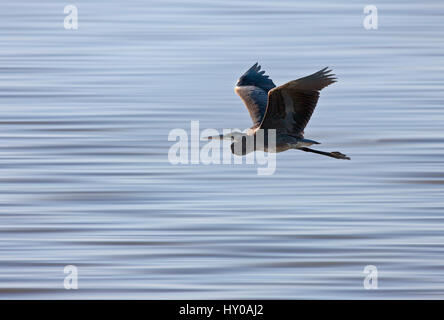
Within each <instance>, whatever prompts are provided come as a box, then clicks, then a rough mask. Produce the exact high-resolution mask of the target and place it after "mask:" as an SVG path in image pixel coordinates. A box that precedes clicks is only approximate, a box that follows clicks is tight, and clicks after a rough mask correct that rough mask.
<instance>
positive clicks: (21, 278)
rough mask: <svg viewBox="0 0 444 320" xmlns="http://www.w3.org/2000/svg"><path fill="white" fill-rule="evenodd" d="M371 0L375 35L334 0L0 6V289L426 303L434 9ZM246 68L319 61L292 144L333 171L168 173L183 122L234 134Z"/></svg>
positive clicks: (437, 21) (441, 117)
mask: <svg viewBox="0 0 444 320" xmlns="http://www.w3.org/2000/svg"><path fill="white" fill-rule="evenodd" d="M68 4H75V5H76V6H77V8H78V13H79V28H78V30H65V29H64V27H63V20H64V18H65V14H64V13H63V8H64V6H65V5H68ZM374 4H375V5H376V6H377V8H378V12H379V28H378V29H377V30H366V29H364V27H363V25H362V21H363V19H364V16H365V15H364V13H363V8H364V5H366V4H365V3H362V2H350V1H345V0H343V1H339V2H336V3H334V4H333V3H331V2H330V1H326V0H322V1H304V2H303V3H302V2H301V1H272V2H271V1H257V0H256V1H232V0H228V1H227V0H223V1H222V0H216V1H201V0H199V1H170V0H168V1H134V0H131V1H98V0H92V1H86V0H76V1H75V2H72V3H71V2H69V3H63V2H60V1H47V0H42V1H38V2H37V1H30V0H28V1H26V0H22V1H19V2H17V1H16V2H12V1H10V2H9V3H2V10H0V110H1V118H0V298H3V299H11V298H18V299H29V298H42V299H71V298H138V299H139V298H145V299H173V298H174V299H203V298H210V299H216V298H219V299H223V298H233V299H236V298H250V299H254V298H279V299H285V298H286V299H295V298H324V299H338V298H339V299H373V298H378V299H393V298H431V299H436V298H441V299H442V298H443V297H444V170H443V169H444V130H443V127H444V109H443V103H444V78H443V73H444V54H443V53H444V41H443V39H444V19H443V18H444V4H443V3H442V1H440V0H436V1H432V0H426V1H425V2H422V3H416V2H413V1H393V0H390V1H384V3H374ZM256 61H259V62H260V63H261V65H262V66H263V68H264V69H265V70H266V71H267V73H268V74H269V75H270V76H271V78H272V79H273V80H274V81H275V83H277V84H282V83H285V82H286V81H289V80H293V79H296V78H299V77H302V76H305V75H308V74H311V73H313V72H315V71H318V70H319V69H321V68H323V67H325V66H330V67H331V68H332V69H333V71H334V72H335V73H336V74H337V76H338V78H339V81H338V82H337V83H335V84H334V85H332V86H330V87H328V88H326V89H324V90H323V91H322V94H321V98H320V100H319V103H318V107H317V109H316V111H315V113H314V115H313V117H312V119H311V121H310V123H309V125H308V127H307V129H306V131H305V133H306V137H307V138H310V139H313V140H316V141H320V142H322V144H321V145H320V147H322V148H320V149H322V150H326V151H335V150H338V151H341V152H343V153H345V154H347V155H349V156H350V157H351V158H352V160H351V161H340V160H336V159H331V158H326V157H322V156H319V155H315V154H309V153H304V152H300V151H296V150H292V151H287V152H284V153H281V154H278V155H277V169H276V172H275V174H274V175H271V176H259V175H257V170H256V169H257V167H256V166H255V165H203V164H196V165H177V166H174V165H172V164H170V163H169V161H168V150H169V148H170V146H171V145H172V144H173V143H172V142H170V141H168V133H169V132H170V130H172V129H174V128H183V129H185V130H188V131H189V127H190V121H191V120H199V121H200V127H201V129H204V128H218V129H222V128H246V127H249V126H250V125H251V124H250V122H251V120H250V118H249V116H248V113H247V112H246V109H245V107H244V106H243V105H242V102H241V101H240V99H239V98H238V97H237V96H236V95H235V94H234V92H233V86H234V84H235V82H236V80H237V78H238V77H239V76H240V75H241V74H242V73H243V72H244V71H245V70H246V69H247V68H248V67H250V66H251V65H252V64H253V63H255V62H256ZM66 265H75V266H77V268H78V272H79V280H78V286H79V288H78V290H65V289H64V286H63V281H64V278H65V276H66V275H65V274H64V273H63V268H64V267H65V266H66ZM366 265H375V266H376V267H377V268H378V275H379V279H378V286H379V288H378V289H377V290H365V289H364V287H363V280H364V276H365V275H364V274H363V269H364V267H365V266H366Z"/></svg>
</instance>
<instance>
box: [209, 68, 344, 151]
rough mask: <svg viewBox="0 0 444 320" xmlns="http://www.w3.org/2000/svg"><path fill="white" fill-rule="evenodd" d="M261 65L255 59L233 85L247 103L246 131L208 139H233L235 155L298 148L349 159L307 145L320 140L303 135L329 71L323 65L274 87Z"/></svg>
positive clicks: (330, 76) (331, 79) (327, 82)
mask: <svg viewBox="0 0 444 320" xmlns="http://www.w3.org/2000/svg"><path fill="white" fill-rule="evenodd" d="M260 69H261V67H260V66H258V64H257V63H256V64H255V65H253V66H252V67H251V68H250V69H248V71H247V72H245V73H244V74H243V75H242V76H241V77H240V78H239V80H238V82H237V84H236V87H235V89H234V91H235V92H236V93H237V94H238V95H239V97H240V98H241V99H242V101H243V102H244V104H245V106H246V107H247V109H248V112H249V113H250V117H251V119H252V120H253V126H252V127H251V128H250V129H248V130H247V131H246V132H245V133H239V132H234V133H231V134H228V135H225V136H223V135H221V136H218V137H210V139H211V138H212V139H214V138H219V139H230V140H232V141H233V143H232V144H231V151H232V152H233V153H234V154H236V155H245V154H247V153H250V152H253V151H258V150H261V151H265V152H283V151H286V150H289V149H298V150H302V151H306V152H313V153H318V154H322V155H326V156H329V157H332V158H337V159H350V158H348V157H347V156H346V155H344V154H342V153H340V152H324V151H319V150H313V149H310V148H308V147H309V146H311V145H313V144H319V142H316V141H313V140H309V139H305V138H304V129H305V127H306V125H307V123H308V121H309V120H310V117H311V115H312V113H313V111H314V109H315V107H316V104H317V101H318V98H319V92H320V91H321V90H322V89H323V88H325V87H326V86H328V85H330V84H332V83H334V82H336V78H334V75H333V74H330V72H331V71H330V70H327V68H324V69H322V70H320V71H318V72H316V73H314V74H312V75H310V76H307V77H304V78H300V79H297V80H293V81H290V82H287V83H285V84H283V85H281V86H279V87H276V85H275V84H274V83H273V81H272V80H271V79H269V77H268V76H267V75H265V71H260ZM259 137H260V138H261V139H258V138H259ZM272 137H273V138H274V137H275V139H273V142H275V143H273V144H271V143H270V142H271V140H270V139H271V138H272ZM269 140H270V141H269Z"/></svg>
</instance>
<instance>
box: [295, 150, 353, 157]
mask: <svg viewBox="0 0 444 320" xmlns="http://www.w3.org/2000/svg"><path fill="white" fill-rule="evenodd" d="M298 149H299V150H302V151H305V152H313V153H317V154H322V155H324V156H327V157H332V158H335V159H343V160H350V158H349V157H347V156H346V155H345V154H343V153H340V152H338V151H334V152H324V151H320V150H314V149H310V148H307V147H302V148H298Z"/></svg>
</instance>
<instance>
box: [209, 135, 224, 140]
mask: <svg viewBox="0 0 444 320" xmlns="http://www.w3.org/2000/svg"><path fill="white" fill-rule="evenodd" d="M207 139H208V140H223V139H224V135H223V134H220V135H218V136H211V137H207Z"/></svg>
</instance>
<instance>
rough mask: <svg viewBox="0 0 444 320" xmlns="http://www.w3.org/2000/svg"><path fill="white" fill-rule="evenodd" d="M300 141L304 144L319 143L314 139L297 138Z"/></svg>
mask: <svg viewBox="0 0 444 320" xmlns="http://www.w3.org/2000/svg"><path fill="white" fill-rule="evenodd" d="M299 141H300V142H301V143H303V145H304V146H307V147H308V146H311V145H312V144H321V143H320V142H317V141H314V140H310V139H305V138H303V139H301V140H299Z"/></svg>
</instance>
